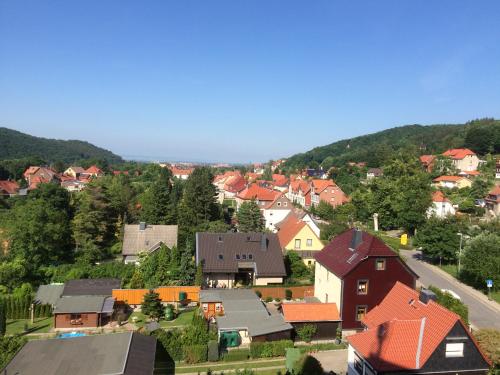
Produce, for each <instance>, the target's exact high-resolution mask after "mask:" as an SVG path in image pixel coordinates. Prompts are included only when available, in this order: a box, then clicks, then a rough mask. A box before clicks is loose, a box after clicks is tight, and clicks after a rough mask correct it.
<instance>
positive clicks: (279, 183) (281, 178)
mask: <svg viewBox="0 0 500 375" xmlns="http://www.w3.org/2000/svg"><path fill="white" fill-rule="evenodd" d="M273 185H274V188H275V189H276V190H279V191H281V192H284V191H285V190H288V185H289V180H288V177H286V176H285V175H282V174H276V173H275V174H273Z"/></svg>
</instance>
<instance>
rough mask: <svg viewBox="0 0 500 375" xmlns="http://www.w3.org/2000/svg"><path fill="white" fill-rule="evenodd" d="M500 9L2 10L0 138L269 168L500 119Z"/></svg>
mask: <svg viewBox="0 0 500 375" xmlns="http://www.w3.org/2000/svg"><path fill="white" fill-rule="evenodd" d="M499 17H500V1H498V0H492V1H469V0H467V1H458V0H449V1H443V0H440V1H402V0H394V1H383V0H377V1H373V0H369V1H342V2H340V1H334V0H326V1H316V0H315V1H290V0H286V1H285V0H282V1H273V0H266V1H238V0H228V1H217V0H213V1H212V0H210V1H207V0H200V1H187V0H179V1H172V0H159V1H152V0H147V1H138V0H136V1H123V0H119V1H118V0H117V1H111V0H105V1H102V0H98V1H90V0H85V1H83V0H82V1H67V0H64V1H43V0H36V1H23V0H3V1H1V2H0V126H6V127H9V128H13V129H17V130H20V131H23V132H28V133H31V134H34V135H38V136H45V137H57V138H62V139H68V138H69V139H83V140H88V141H90V142H92V143H94V144H96V145H99V146H102V147H106V148H108V149H110V150H112V151H114V152H116V153H118V154H120V155H142V156H151V157H154V158H155V157H156V158H161V159H168V158H170V159H177V160H179V159H188V160H220V161H230V162H241V161H244V162H246V161H250V160H252V161H254V160H256V161H261V160H268V159H269V158H277V157H281V156H287V155H290V154H293V153H295V152H300V151H306V150H308V149H310V148H312V147H314V146H319V145H324V144H328V143H331V142H333V141H335V140H339V139H343V138H349V137H352V136H356V135H361V134H365V133H369V132H374V131H377V130H381V129H385V128H390V127H393V126H397V125H403V124H410V123H421V124H433V123H457V122H465V121H467V120H470V119H474V118H478V117H485V116H489V117H500V27H499V23H498V22H499Z"/></svg>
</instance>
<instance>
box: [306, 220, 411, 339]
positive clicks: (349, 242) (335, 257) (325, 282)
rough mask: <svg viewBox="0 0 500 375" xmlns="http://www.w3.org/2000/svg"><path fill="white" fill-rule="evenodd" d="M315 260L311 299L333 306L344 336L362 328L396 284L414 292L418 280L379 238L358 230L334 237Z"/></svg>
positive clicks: (351, 230)
mask: <svg viewBox="0 0 500 375" xmlns="http://www.w3.org/2000/svg"><path fill="white" fill-rule="evenodd" d="M315 258H316V265H315V282H314V296H315V297H316V298H318V299H319V300H320V301H321V302H324V303H327V302H334V303H336V304H337V306H338V307H339V310H340V317H341V319H342V329H343V330H345V331H347V332H344V333H345V334H346V335H347V334H348V333H349V332H352V331H353V330H359V329H361V328H362V325H361V320H362V319H363V317H364V316H365V315H366V313H367V312H368V311H370V310H371V309H372V308H374V307H375V306H376V305H378V304H379V303H380V302H381V301H382V299H383V298H384V297H385V295H386V294H387V293H389V291H390V290H391V289H392V287H393V286H394V284H395V283H396V282H397V281H400V282H402V283H404V284H406V285H408V286H409V287H412V288H414V287H415V283H416V280H417V277H418V276H417V275H416V274H415V273H414V272H413V271H412V270H411V269H410V268H409V267H408V266H407V265H406V264H405V263H404V262H403V261H402V260H401V259H400V258H399V256H398V254H396V253H395V252H394V251H393V250H391V249H390V248H389V247H388V246H387V245H386V244H385V243H384V242H383V241H382V240H381V239H380V238H378V237H375V236H373V235H371V234H369V233H367V232H364V231H361V230H358V229H350V230H347V231H345V232H344V233H342V234H340V235H338V236H337V237H335V238H334V239H333V240H332V241H331V242H330V243H329V244H328V245H326V246H325V248H324V249H323V250H322V251H321V252H319V253H318V254H316V255H315Z"/></svg>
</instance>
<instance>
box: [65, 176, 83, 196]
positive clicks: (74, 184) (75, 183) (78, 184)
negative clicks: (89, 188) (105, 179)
mask: <svg viewBox="0 0 500 375" xmlns="http://www.w3.org/2000/svg"><path fill="white" fill-rule="evenodd" d="M86 185H87V183H86V182H84V181H81V180H76V179H63V180H62V181H61V187H62V188H64V189H66V190H67V191H69V192H70V193H73V192H75V191H82V190H83V189H84V188H85V186H86Z"/></svg>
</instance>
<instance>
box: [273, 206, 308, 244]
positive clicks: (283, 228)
mask: <svg viewBox="0 0 500 375" xmlns="http://www.w3.org/2000/svg"><path fill="white" fill-rule="evenodd" d="M306 225H307V224H306V223H305V222H303V221H301V220H299V219H298V218H297V217H296V216H295V215H290V214H289V215H288V216H287V217H286V218H285V220H283V221H282V222H281V223H280V225H279V231H278V238H279V240H280V245H281V247H282V248H283V247H285V246H286V245H288V244H289V243H290V241H291V240H292V239H293V238H294V237H295V236H296V235H297V234H298V233H299V232H300V230H301V229H302V228H304V227H305V226H306Z"/></svg>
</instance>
